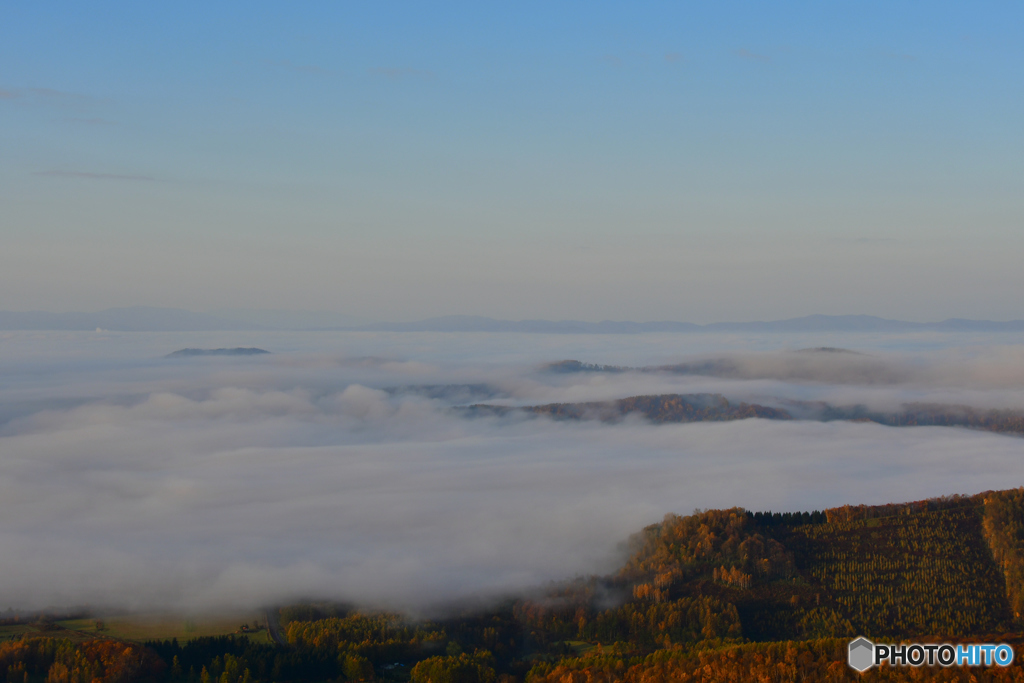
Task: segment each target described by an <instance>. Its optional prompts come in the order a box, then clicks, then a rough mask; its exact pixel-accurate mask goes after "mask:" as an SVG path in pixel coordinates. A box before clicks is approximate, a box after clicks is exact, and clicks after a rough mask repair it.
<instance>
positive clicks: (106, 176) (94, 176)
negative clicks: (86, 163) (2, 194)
mask: <svg viewBox="0 0 1024 683" xmlns="http://www.w3.org/2000/svg"><path fill="white" fill-rule="evenodd" d="M33 175H38V176H49V177H53V178H88V179H91V180H141V181H147V182H154V181H156V178H154V177H153V176H148V175H136V174H123V173H94V172H92V171H62V170H57V169H54V170H49V171H38V172H37V173H34V174H33Z"/></svg>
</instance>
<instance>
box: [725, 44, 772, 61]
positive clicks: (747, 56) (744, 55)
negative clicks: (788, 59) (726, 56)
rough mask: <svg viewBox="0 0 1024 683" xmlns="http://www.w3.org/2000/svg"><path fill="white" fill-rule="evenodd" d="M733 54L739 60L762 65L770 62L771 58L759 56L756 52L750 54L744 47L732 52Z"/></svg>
mask: <svg viewBox="0 0 1024 683" xmlns="http://www.w3.org/2000/svg"><path fill="white" fill-rule="evenodd" d="M733 54H734V55H736V56H737V57H739V58H740V59H746V60H748V61H751V62H761V63H763V64H767V63H769V62H771V61H772V58H771V57H769V56H768V55H763V54H759V53H757V52H751V51H750V50H748V49H747V48H745V47H744V48H740V49H739V50H736V51H735V52H733Z"/></svg>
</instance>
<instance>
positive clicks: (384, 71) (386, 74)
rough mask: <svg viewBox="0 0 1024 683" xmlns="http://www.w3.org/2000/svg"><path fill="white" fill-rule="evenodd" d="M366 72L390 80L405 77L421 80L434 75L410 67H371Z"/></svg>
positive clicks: (428, 78) (430, 72)
mask: <svg viewBox="0 0 1024 683" xmlns="http://www.w3.org/2000/svg"><path fill="white" fill-rule="evenodd" d="M367 72H368V73H369V74H370V75H371V76H379V77H381V78H386V79H388V80H391V81H399V80H402V79H405V78H419V79H422V80H430V79H432V78H433V77H434V73H433V72H432V71H426V70H423V69H411V68H409V67H401V68H396V67H381V66H377V67H371V68H370V69H367Z"/></svg>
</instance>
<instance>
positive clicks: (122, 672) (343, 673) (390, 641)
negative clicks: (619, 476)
mask: <svg viewBox="0 0 1024 683" xmlns="http://www.w3.org/2000/svg"><path fill="white" fill-rule="evenodd" d="M1022 612H1024V489H1014V490H1008V491H995V492H993V491H989V492H986V493H982V494H978V495H974V496H951V497H943V498H934V499H929V500H921V501H916V502H912V503H904V504H898V505H880V506H866V505H859V506H844V507H839V508H833V509H827V510H824V511H814V512H802V513H785V514H780V513H773V512H751V511H748V510H744V509H742V508H732V509H728V510H706V511H698V512H696V513H694V514H692V515H689V516H677V515H668V516H667V517H665V519H664V521H662V522H661V523H659V524H654V525H651V526H649V527H647V528H645V529H643V530H642V531H640V532H639V533H637V534H635V535H634V536H633V537H632V538H631V539H629V543H628V554H627V556H626V559H625V561H624V562H623V563H622V565H621V566H620V567H619V569H618V570H617V571H615V572H613V573H612V574H610V575H607V576H593V577H590V578H577V579H575V580H572V581H568V582H565V583H561V584H553V585H549V586H547V587H544V588H538V589H537V590H536V591H533V592H531V593H529V594H527V595H521V596H519V597H510V598H507V599H505V600H503V601H499V602H497V603H494V604H492V605H491V606H489V607H480V608H467V607H465V606H462V607H461V608H453V609H451V610H449V611H448V612H447V614H446V615H443V616H436V617H434V618H428V619H424V618H419V619H414V618H411V617H408V616H404V615H401V614H396V613H381V612H373V611H364V610H359V609H356V608H354V607H350V606H344V605H337V604H327V603H313V604H309V603H307V604H299V605H294V606H290V607H283V608H280V609H275V610H270V611H268V612H267V615H266V616H267V621H268V626H269V625H271V624H273V628H272V631H273V632H274V633H277V632H278V630H280V634H281V635H278V636H277V638H278V639H279V641H280V642H278V643H273V642H270V641H269V640H267V637H266V635H265V634H266V633H267V631H266V630H264V629H262V628H257V629H248V628H246V629H241V633H240V635H225V636H220V637H199V638H195V637H192V638H190V639H188V640H187V642H186V637H187V634H182V635H183V637H182V639H181V640H178V639H167V640H158V641H152V640H151V641H149V642H146V643H144V644H142V643H138V642H130V641H127V640H125V641H121V642H118V641H117V640H116V639H112V638H111V637H109V636H105V635H103V632H102V631H100V632H92V631H91V629H92V623H93V622H92V621H88V622H87V626H83V627H81V628H77V627H76V626H75V625H76V624H80V623H81V622H83V621H85V620H82V619H80V620H79V621H77V622H75V621H64V622H62V621H54V620H53V618H52V617H51V618H49V619H47V618H45V616H44V617H43V618H42V619H40V618H39V615H35V616H34V617H32V618H31V619H35V620H36V621H31V620H30V618H29V617H25V618H14V619H10V618H9V619H7V620H5V622H4V626H2V627H0V628H4V629H9V630H10V629H17V631H16V635H15V636H14V637H13V640H9V641H8V642H4V643H2V644H0V674H5V675H6V680H7V681H11V682H14V683H25V681H30V682H31V681H44V680H45V681H47V682H48V683H64V682H68V683H70V682H82V683H85V682H92V683H96V682H97V681H98V682H101V683H128V682H130V681H153V682H154V683H160V682H166V683H210V681H217V682H219V683H256V682H257V681H268V682H269V681H309V682H313V681H369V680H381V681H395V682H396V683H397V682H399V681H412V682H413V683H453V682H460V683H461V682H464V683H492V682H496V681H504V682H509V683H510V682H512V681H523V682H524V683H526V682H529V683H566V682H568V683H584V682H591V681H604V682H607V683H616V682H619V681H622V682H623V683H641V682H649V683H658V682H661V681H703V682H705V683H713V682H716V681H723V682H724V681H748V680H749V681H760V680H772V681H775V680H778V681H826V680H827V681H860V680H869V681H870V680H879V681H881V680H884V681H911V680H933V679H934V680H944V681H964V682H965V683H966V682H967V681H982V680H984V681H1021V680H1024V668H1022V667H1021V666H1020V665H1019V664H1017V663H1015V664H1014V665H1013V666H1011V667H1008V668H998V667H992V668H989V669H985V670H980V669H977V668H971V667H955V666H954V667H951V668H948V669H939V668H935V669H928V667H925V668H921V669H918V668H913V667H895V668H891V667H882V668H876V669H873V670H871V671H869V672H867V673H866V674H863V675H861V674H858V673H856V672H854V671H853V670H852V669H850V668H849V667H848V666H847V665H846V647H847V643H848V642H849V640H850V639H851V637H853V636H856V635H866V636H868V637H871V638H875V639H876V640H889V641H893V642H897V641H911V642H951V643H957V642H1007V643H1010V644H1011V645H1013V646H1014V647H1015V648H1016V649H1017V651H1018V652H1021V651H1024V650H1021V647H1022V646H1024V638H1022V636H1021V635H1020V634H1021V628H1022V627H1024V620H1022ZM96 623H97V626H96V628H97V629H99V625H98V624H99V623H100V622H96ZM87 630H88V631H89V632H86V631H87Z"/></svg>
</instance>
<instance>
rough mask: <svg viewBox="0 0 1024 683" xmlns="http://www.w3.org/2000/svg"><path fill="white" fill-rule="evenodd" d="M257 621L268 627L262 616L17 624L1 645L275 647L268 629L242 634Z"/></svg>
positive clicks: (0, 629) (7, 629)
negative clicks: (211, 642) (28, 640)
mask: <svg viewBox="0 0 1024 683" xmlns="http://www.w3.org/2000/svg"><path fill="white" fill-rule="evenodd" d="M97 620H98V621H100V622H102V629H99V630H98V629H97V628H96V622H97ZM257 621H258V622H259V623H260V624H264V623H265V622H264V617H263V615H262V614H256V613H254V614H242V615H235V616H222V615H221V616H213V617H209V616H207V617H194V618H182V617H168V616H165V615H131V616H114V617H99V618H90V619H66V620H63V621H56V622H53V623H51V624H45V625H44V624H40V623H32V624H13V625H7V626H0V641H4V640H12V639H16V638H21V637H22V636H26V635H27V636H29V637H32V636H49V637H51V638H68V639H71V640H76V641H80V640H91V639H93V638H113V639H116V640H128V641H133V642H140V643H141V642H145V641H147V640H171V639H174V638H177V639H178V641H179V642H183V643H184V642H187V641H189V640H192V639H194V638H201V637H203V636H224V635H238V636H241V637H245V638H248V639H249V640H250V641H252V642H253V643H260V644H271V640H270V637H269V636H268V635H267V630H266V628H260V629H259V630H258V631H253V632H250V633H243V632H241V629H240V627H241V626H242V624H248V625H249V626H250V628H251V627H253V626H254V625H255V624H256V623H257Z"/></svg>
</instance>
